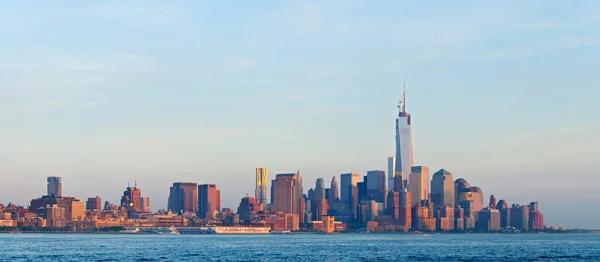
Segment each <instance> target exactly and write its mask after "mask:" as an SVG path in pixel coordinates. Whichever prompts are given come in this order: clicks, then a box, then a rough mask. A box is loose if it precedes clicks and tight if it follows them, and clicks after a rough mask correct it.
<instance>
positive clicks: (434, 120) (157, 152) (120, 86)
mask: <svg viewBox="0 0 600 262" xmlns="http://www.w3.org/2000/svg"><path fill="white" fill-rule="evenodd" d="M342 3H343V4H342ZM443 5H444V6H445V7H447V8H450V9H452V11H453V12H447V10H445V9H443V8H440V9H436V10H431V9H430V8H427V7H426V6H424V5H421V4H416V3H406V2H401V1H397V2H396V1H394V2H385V3H381V4H380V5H367V4H365V3H358V2H352V3H349V2H339V1H337V2H336V1H332V2H327V3H324V2H311V1H302V2H293V3H291V2H290V3H287V2H286V3H268V4H267V3H261V4H257V5H253V6H249V5H247V4H245V3H244V4H241V5H240V6H234V7H231V6H225V5H224V4H223V3H195V2H172V3H171V2H170V3H160V4H159V3H152V4H151V3H148V4H147V5H133V6H132V5H131V3H129V4H128V3H121V2H114V1H113V2H111V1H106V2H103V3H94V4H92V3H84V2H78V3H72V4H71V5H69V6H64V5H60V4H57V3H47V2H42V1H40V2H37V4H32V5H28V4H24V3H19V2H14V3H7V4H6V5H5V6H4V8H3V9H2V10H0V22H2V23H4V24H8V25H15V26H19V28H20V29H19V30H15V29H14V28H12V27H6V28H3V29H0V31H2V32H3V34H4V35H5V36H6V39H9V40H8V41H4V42H3V43H0V47H1V48H0V56H2V57H3V58H4V59H3V60H2V61H0V76H1V77H0V102H1V103H0V124H2V126H3V129H2V130H0V143H1V144H2V145H3V151H2V152H1V153H0V174H2V175H3V178H5V179H4V181H6V183H5V185H6V190H2V191H1V192H0V200H1V201H2V203H3V204H7V202H8V201H12V202H13V203H16V204H20V205H25V204H26V203H27V202H28V201H29V200H30V199H31V198H32V197H33V196H39V195H41V194H42V193H43V192H46V191H47V189H46V185H45V184H44V183H37V182H36V183H30V181H45V179H46V177H47V176H53V175H56V176H60V177H62V178H63V184H64V186H63V189H62V191H63V192H62V195H67V196H77V197H78V198H79V199H82V200H84V199H87V198H88V197H94V196H96V195H98V196H100V197H101V198H102V200H108V201H110V202H113V203H119V202H120V197H121V196H122V194H123V188H125V186H126V185H127V183H128V182H133V181H135V180H138V184H139V186H140V188H143V191H144V196H149V197H150V198H151V200H152V207H153V209H155V207H165V208H166V207H167V200H168V195H169V186H170V185H172V184H173V183H174V182H177V181H194V182H198V183H203V184H216V185H218V186H219V190H221V191H222V192H223V206H226V207H232V208H234V207H236V206H237V203H238V202H239V199H240V198H241V197H243V196H244V195H245V194H246V193H248V194H250V195H252V194H253V192H254V191H253V190H254V187H253V186H250V187H249V186H248V185H253V184H254V174H253V173H254V172H253V170H255V168H257V167H260V166H264V167H267V168H269V170H270V172H271V174H278V173H285V172H290V171H293V170H300V171H301V172H302V176H303V178H304V179H305V181H311V183H312V182H313V181H315V179H316V178H323V179H324V180H325V181H326V182H327V183H328V182H329V181H330V178H331V176H333V175H336V176H337V175H339V174H342V173H348V172H353V173H358V174H359V176H364V175H366V172H367V171H369V170H377V169H379V170H386V172H387V170H388V169H387V162H386V160H387V157H389V156H392V155H393V154H394V147H393V144H392V142H391V141H393V140H392V139H393V131H392V130H393V129H394V126H393V123H392V121H391V119H392V118H394V117H395V116H396V115H397V111H395V110H394V103H395V102H396V101H397V99H398V97H399V96H401V92H402V83H403V82H404V81H406V82H407V85H410V86H412V88H411V90H410V102H409V106H410V110H409V111H410V113H411V114H412V115H414V116H418V117H417V118H416V119H418V120H417V122H415V125H414V133H415V137H414V140H415V145H417V148H415V152H414V154H415V160H417V162H415V165H425V166H428V167H429V168H430V170H431V171H437V170H440V169H442V168H444V169H446V170H448V171H449V172H451V173H452V174H453V176H454V178H461V177H462V178H465V179H467V180H468V181H469V182H470V183H472V184H473V185H478V186H481V188H483V190H484V193H485V198H484V200H485V199H486V198H487V196H489V194H490V193H493V194H495V195H497V196H503V199H506V201H507V202H509V203H529V201H531V200H534V199H535V200H539V201H540V202H541V203H543V209H544V214H545V215H546V217H545V219H546V221H547V223H548V224H552V225H563V226H567V227H586V228H599V227H600V225H598V222H597V221H596V220H595V219H594V218H595V217H598V216H599V215H600V211H598V210H595V209H594V210H583V209H581V208H579V206H581V205H585V206H594V205H595V204H596V203H598V201H600V196H598V194H597V187H596V186H595V184H596V183H595V182H596V181H597V179H598V178H597V177H598V171H597V170H600V166H599V164H598V161H597V160H598V159H600V152H599V151H598V148H600V144H598V143H599V142H600V141H599V140H598V139H597V138H596V134H597V133H599V132H600V123H598V121H595V120H594V119H596V118H597V117H596V115H595V112H597V111H598V110H600V108H599V106H598V104H597V103H596V101H598V100H599V99H600V93H599V92H600V91H599V90H597V89H596V88H594V86H596V85H597V81H598V80H597V77H596V71H597V70H596V68H597V67H598V66H597V62H595V61H592V59H589V58H590V57H597V56H599V55H600V48H599V47H600V39H599V38H598V35H600V34H599V33H598V28H599V27H598V25H599V24H600V21H599V20H598V17H599V16H598V13H600V11H599V10H600V6H599V4H598V3H597V2H593V1H578V2H577V3H555V4H554V5H551V6H548V5H547V4H546V3H545V2H543V1H530V2H527V3H518V4H515V5H513V6H510V5H502V4H499V3H476V4H474V3H471V4H465V3H459V4H458V5H457V6H455V7H450V6H448V5H447V4H443ZM340 6H342V7H343V8H340ZM203 10H204V11H203ZM206 10H212V11H215V12H207V11H206ZM225 10H227V11H225ZM369 10H370V11H372V12H374V13H378V14H379V15H378V16H377V17H373V16H371V15H368V14H366V13H365V12H361V11H369ZM388 10H405V11H403V12H402V13H403V15H402V16H397V12H389V11H388ZM224 14H229V15H227V16H226V15H224ZM230 14H235V15H233V16H231V15H230ZM224 17H228V20H223V19H224ZM457 17H461V18H460V19H458V18H457ZM23 32H27V34H24V33H23ZM357 50H360V52H358V51H357ZM257 149H260V150H257ZM232 162H234V163H235V164H234V165H231V163H232ZM566 177H568V178H569V179H572V180H571V181H577V182H578V183H564V181H565V178H566ZM271 178H272V177H271ZM542 178H543V179H544V180H543V182H541V179H542ZM231 180H235V181H236V183H228V181H231ZM338 181H339V180H338ZM573 216H576V217H578V218H579V219H577V221H573V220H572V217H573Z"/></svg>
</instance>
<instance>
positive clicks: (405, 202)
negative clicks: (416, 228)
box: [399, 189, 412, 232]
mask: <svg viewBox="0 0 600 262" xmlns="http://www.w3.org/2000/svg"><path fill="white" fill-rule="evenodd" d="M399 206H400V221H399V222H400V225H401V226H402V230H403V231H404V232H407V231H408V230H410V228H411V227H412V193H411V192H409V191H408V190H407V189H403V190H402V191H400V203H399Z"/></svg>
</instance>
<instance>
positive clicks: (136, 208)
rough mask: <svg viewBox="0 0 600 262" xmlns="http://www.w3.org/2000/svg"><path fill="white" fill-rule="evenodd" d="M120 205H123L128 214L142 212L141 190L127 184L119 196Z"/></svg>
mask: <svg viewBox="0 0 600 262" xmlns="http://www.w3.org/2000/svg"><path fill="white" fill-rule="evenodd" d="M121 206H122V207H125V208H126V209H127V211H128V214H130V215H131V213H139V212H142V191H141V190H140V189H139V188H138V187H137V183H136V184H135V186H133V187H130V186H128V187H127V189H126V190H125V191H124V192H123V196H122V197H121Z"/></svg>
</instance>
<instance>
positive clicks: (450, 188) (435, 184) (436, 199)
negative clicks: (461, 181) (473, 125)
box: [431, 169, 454, 209]
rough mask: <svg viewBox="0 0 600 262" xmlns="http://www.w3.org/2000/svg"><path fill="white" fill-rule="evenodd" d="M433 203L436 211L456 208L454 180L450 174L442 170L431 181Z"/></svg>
mask: <svg viewBox="0 0 600 262" xmlns="http://www.w3.org/2000/svg"><path fill="white" fill-rule="evenodd" d="M431 202H433V206H434V208H435V209H439V208H443V207H446V206H448V205H449V206H451V207H454V180H453V179H452V174H450V172H448V171H446V170H444V169H441V170H440V171H437V172H435V174H433V178H432V179H431Z"/></svg>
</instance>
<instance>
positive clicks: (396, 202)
mask: <svg viewBox="0 0 600 262" xmlns="http://www.w3.org/2000/svg"><path fill="white" fill-rule="evenodd" d="M387 198H388V199H387V206H386V215H388V216H390V217H391V218H392V219H393V220H394V221H398V219H400V192H398V191H390V192H389V193H388V195H387ZM394 224H398V223H394Z"/></svg>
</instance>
